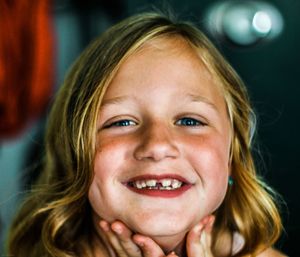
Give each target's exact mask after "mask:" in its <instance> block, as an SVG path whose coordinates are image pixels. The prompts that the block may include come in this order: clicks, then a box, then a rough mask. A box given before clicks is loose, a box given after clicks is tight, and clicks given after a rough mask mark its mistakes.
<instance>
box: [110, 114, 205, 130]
mask: <svg viewBox="0 0 300 257" xmlns="http://www.w3.org/2000/svg"><path fill="white" fill-rule="evenodd" d="M175 124H176V125H179V126H186V127H198V126H205V125H207V124H206V123H204V122H202V121H200V120H197V119H194V118H191V117H183V118H181V119H179V120H177V121H176V122H175ZM136 125H137V123H136V122H135V121H132V120H129V119H124V120H118V121H115V122H113V123H111V124H108V125H105V126H104V128H105V129H107V128H112V127H128V126H136Z"/></svg>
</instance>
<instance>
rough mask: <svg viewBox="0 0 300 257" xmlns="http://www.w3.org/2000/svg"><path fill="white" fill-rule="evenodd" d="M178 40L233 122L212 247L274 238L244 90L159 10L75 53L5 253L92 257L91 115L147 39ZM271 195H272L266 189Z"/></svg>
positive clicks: (255, 245)
mask: <svg viewBox="0 0 300 257" xmlns="http://www.w3.org/2000/svg"><path fill="white" fill-rule="evenodd" d="M158 37H179V38H181V39H183V40H185V41H186V42H187V43H188V44H190V45H191V46H192V47H193V48H194V49H196V51H197V52H198V53H199V57H200V58H201V59H202V61H203V62H204V63H205V64H206V66H207V68H208V69H209V71H210V72H211V73H212V74H213V75H214V77H215V78H216V80H217V81H218V82H219V84H220V85H221V87H222V90H223V92H224V98H225V100H226V103H227V108H228V114H229V118H230V120H231V124H232V130H233V138H232V144H231V172H232V176H233V179H234V185H233V186H231V187H229V189H228V192H227V195H226V197H225V200H224V202H223V203H222V205H221V206H220V208H219V209H218V210H217V211H216V213H215V214H216V223H215V226H214V231H213V236H214V238H215V240H214V242H215V243H214V245H213V250H214V251H216V249H215V248H216V247H217V246H216V245H217V242H218V240H219V238H221V237H222V235H223V233H224V232H226V231H227V232H228V231H229V232H233V231H238V232H239V233H240V234H241V235H242V236H243V237H244V238H245V245H244V247H243V249H242V251H241V252H240V253H239V256H246V255H249V256H251V255H254V254H256V253H257V252H258V251H260V250H261V249H263V248H265V247H269V246H271V245H272V244H273V243H274V242H275V241H276V240H277V238H278V237H279V234H280V231H281V220H280V216H279V213H278V210H277V208H276V205H275V203H274V199H273V197H272V191H270V190H269V188H268V187H267V186H266V184H265V183H264V182H262V180H260V179H259V178H258V176H257V175H256V172H255V167H254V162H253V157H252V154H251V138H252V134H253V131H254V126H255V124H254V119H253V118H254V116H253V112H252V109H251V107H250V105H249V99H248V96H247V92H246V88H245V86H244V84H243V82H242V81H241V79H240V78H239V76H238V75H237V74H236V72H235V71H234V70H233V69H232V67H231V66H230V65H229V64H228V63H227V62H226V60H225V59H224V58H223V57H222V56H221V54H220V53H219V52H218V51H217V50H216V48H215V47H214V46H213V45H212V43H211V42H210V41H209V40H208V39H207V38H206V37H205V36H204V35H203V33H202V32H200V31H199V30H198V29H197V28H196V27H195V26H193V25H191V24H190V23H186V22H177V21H175V20H174V19H173V18H171V17H166V16H164V15H161V14H158V13H144V14H139V15H135V16H132V17H130V18H127V19H126V20H124V21H122V22H120V23H119V24H117V25H115V26H113V27H112V28H110V29H109V30H107V31H106V32H105V33H103V34H102V35H101V36H100V37H99V38H98V39H96V40H95V41H94V42H92V43H91V45H90V46H89V47H88V48H87V49H86V50H85V51H84V52H83V53H82V54H81V56H80V57H79V58H78V60H77V61H76V62H75V64H74V65H73V67H72V68H71V70H70V72H69V74H68V75H67V77H66V79H65V81H64V84H63V85H62V87H61V89H60V90H59V92H58V95H57V98H56V100H55V102H54V105H53V108H52V110H51V113H50V117H49V121H48V127H47V128H48V129H47V133H46V140H45V142H46V143H45V144H46V145H45V148H46V153H45V159H44V166H43V169H42V171H41V175H40V178H39V179H38V181H37V183H36V185H35V186H34V187H33V188H32V190H31V192H30V193H29V195H28V196H27V197H26V199H25V202H24V204H23V206H22V207H21V209H20V211H19V213H18V214H17V216H16V218H15V221H14V222H13V224H12V227H11V230H10V234H9V237H8V254H9V255H13V256H17V257H23V256H24V257H28V256H30V257H41V256H57V257H69V256H92V250H91V248H92V246H91V245H90V243H89V242H90V237H91V234H92V231H93V229H92V224H91V214H90V211H91V207H90V205H89V202H88V200H87V192H88V190H89V186H90V184H91V181H92V179H93V159H94V154H95V136H96V119H97V116H98V113H99V109H100V106H101V101H102V99H103V96H104V94H105V91H106V89H107V87H108V86H109V84H110V82H111V80H112V78H113V77H114V75H115V74H116V72H117V70H118V68H119V67H120V65H121V64H122V63H123V62H124V60H126V58H128V56H130V55H132V54H133V53H134V52H135V51H137V49H139V48H140V47H141V46H142V45H143V44H145V43H146V42H148V41H149V40H152V39H155V38H158ZM270 192H271V194H270Z"/></svg>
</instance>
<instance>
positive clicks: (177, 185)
mask: <svg viewBox="0 0 300 257" xmlns="http://www.w3.org/2000/svg"><path fill="white" fill-rule="evenodd" d="M181 184H182V183H181V182H180V181H178V180H177V179H173V180H172V187H173V188H179V187H181Z"/></svg>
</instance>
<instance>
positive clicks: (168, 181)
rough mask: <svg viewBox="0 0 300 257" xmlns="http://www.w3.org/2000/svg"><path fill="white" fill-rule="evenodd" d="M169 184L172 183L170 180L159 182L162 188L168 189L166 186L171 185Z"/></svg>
mask: <svg viewBox="0 0 300 257" xmlns="http://www.w3.org/2000/svg"><path fill="white" fill-rule="evenodd" d="M171 183H172V181H171V179H163V180H162V181H161V184H162V186H163V187H168V186H170V185H171Z"/></svg>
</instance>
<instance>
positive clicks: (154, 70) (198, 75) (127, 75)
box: [105, 36, 223, 98]
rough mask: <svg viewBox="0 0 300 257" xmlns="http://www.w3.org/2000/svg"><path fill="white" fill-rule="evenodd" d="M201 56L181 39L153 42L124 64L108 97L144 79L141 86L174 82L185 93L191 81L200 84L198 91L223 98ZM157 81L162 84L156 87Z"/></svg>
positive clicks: (159, 39) (160, 38)
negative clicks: (211, 92)
mask: <svg viewBox="0 0 300 257" xmlns="http://www.w3.org/2000/svg"><path fill="white" fill-rule="evenodd" d="M201 54H203V53H201V51H200V50H199V49H197V48H196V47H194V46H192V45H191V44H190V43H189V42H187V41H186V40H185V39H184V38H182V37H180V36H159V37H157V38H154V39H151V40H149V41H147V42H146V43H144V44H142V45H141V46H140V47H139V48H138V49H136V50H135V51H134V52H133V53H132V54H131V55H130V56H129V57H127V58H126V59H125V60H124V61H123V63H122V64H121V65H120V67H119V69H118V71H117V73H116V74H115V76H114V78H113V80H112V81H111V83H110V85H109V87H108V92H106V95H105V97H107V96H108V95H109V96H113V95H114V94H117V92H118V91H123V89H124V85H123V84H124V81H126V82H129V83H130V82H132V85H133V84H134V82H137V80H140V81H139V82H140V84H146V83H147V82H149V83H148V85H152V86H155V85H157V86H158V87H160V86H161V85H162V83H166V84H167V83H172V80H173V81H177V82H178V83H179V82H182V87H181V88H182V90H185V91H186V90H188V89H189V85H190V82H193V83H197V84H198V85H199V86H194V87H193V88H194V89H196V90H197V91H198V90H200V91H201V90H208V89H209V87H210V91H213V94H216V95H218V96H219V97H221V98H223V94H222V90H221V86H220V85H219V83H218V80H217V79H216V78H214V76H213V75H212V73H211V72H210V71H209V69H208V68H207V66H206V65H205V63H204V62H203V60H202V58H201ZM140 74H144V76H139V75H140ZM150 80H151V81H152V83H150V82H151V81H150ZM158 80H159V81H158ZM155 81H157V82H159V83H157V84H155ZM127 84H128V83H127ZM136 84H138V83H136ZM204 85H206V86H204ZM208 85H209V86H208ZM127 86H128V85H127ZM149 89H151V88H149Z"/></svg>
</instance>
